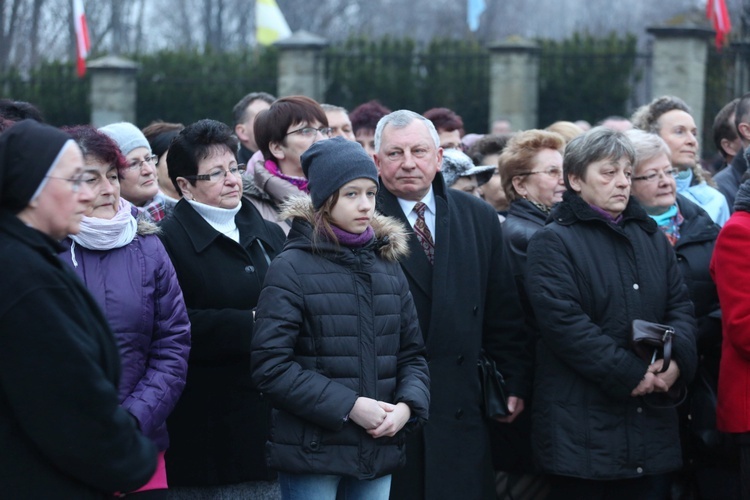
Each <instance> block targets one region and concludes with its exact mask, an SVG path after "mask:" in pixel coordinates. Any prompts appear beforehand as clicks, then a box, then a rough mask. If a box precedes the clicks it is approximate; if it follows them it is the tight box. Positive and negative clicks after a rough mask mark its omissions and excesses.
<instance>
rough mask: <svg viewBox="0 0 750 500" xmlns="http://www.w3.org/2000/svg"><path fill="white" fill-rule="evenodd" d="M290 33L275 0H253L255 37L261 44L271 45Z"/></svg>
mask: <svg viewBox="0 0 750 500" xmlns="http://www.w3.org/2000/svg"><path fill="white" fill-rule="evenodd" d="M291 34H292V30H290V29H289V25H288V24H287V23H286V19H284V14H282V13H281V9H279V6H278V5H277V4H276V0H255V38H256V40H257V41H258V43H259V44H261V45H271V44H272V43H273V42H275V41H277V40H281V39H283V38H286V37H288V36H289V35H291Z"/></svg>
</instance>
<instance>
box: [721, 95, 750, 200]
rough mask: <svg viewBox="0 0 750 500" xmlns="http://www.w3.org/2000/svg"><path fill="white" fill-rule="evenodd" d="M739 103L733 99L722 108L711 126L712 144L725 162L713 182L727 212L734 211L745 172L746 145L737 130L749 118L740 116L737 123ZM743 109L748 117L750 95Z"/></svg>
mask: <svg viewBox="0 0 750 500" xmlns="http://www.w3.org/2000/svg"><path fill="white" fill-rule="evenodd" d="M739 103H740V99H734V100H733V101H731V102H729V103H728V104H727V105H726V106H724V107H723V108H722V109H721V111H719V112H718V113H717V114H716V118H715V119H714V126H713V133H714V144H715V145H716V149H717V150H718V151H719V153H721V156H722V157H724V160H725V161H726V166H725V167H724V168H723V169H722V170H721V171H720V172H718V173H717V174H716V175H714V181H716V187H717V188H718V189H719V191H721V193H722V194H723V195H724V197H726V199H727V203H728V204H729V210H734V209H733V208H732V206H733V205H734V197H735V195H736V194H737V190H738V189H739V188H740V184H741V182H742V181H741V179H742V176H743V175H744V174H745V172H746V171H747V158H746V156H745V151H744V148H745V146H747V144H744V142H745V141H744V140H743V138H742V137H743V136H742V134H741V133H738V128H740V127H739V124H742V123H745V122H750V116H747V117H745V118H744V119H743V118H742V115H740V120H739V122H737V120H736V118H737V105H738V104H739ZM743 108H744V109H745V110H746V112H747V114H748V115H750V95H749V96H748V99H747V100H746V101H745V104H743ZM745 124H746V123H745ZM746 125H747V124H746ZM742 128H743V130H745V131H746V132H747V131H748V130H747V129H746V128H745V127H742ZM748 137H750V135H748Z"/></svg>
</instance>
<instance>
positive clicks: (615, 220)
mask: <svg viewBox="0 0 750 500" xmlns="http://www.w3.org/2000/svg"><path fill="white" fill-rule="evenodd" d="M589 206H590V207H591V208H593V209H594V212H596V213H598V214H599V215H602V216H603V217H604V218H605V219H606V220H608V221H609V222H613V223H615V224H619V223H620V221H621V220H622V214H620V215H618V216H617V217H612V216H611V215H610V214H609V212H607V211H606V210H604V209H603V208H599V207H597V206H596V205H591V204H589Z"/></svg>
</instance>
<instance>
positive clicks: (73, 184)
mask: <svg viewBox="0 0 750 500" xmlns="http://www.w3.org/2000/svg"><path fill="white" fill-rule="evenodd" d="M45 177H47V178H48V179H57V180H59V181H67V182H70V189H71V190H72V191H73V192H74V193H77V192H78V190H79V189H81V184H83V174H78V175H76V176H75V177H70V178H68V177H55V176H54V175H47V176H45Z"/></svg>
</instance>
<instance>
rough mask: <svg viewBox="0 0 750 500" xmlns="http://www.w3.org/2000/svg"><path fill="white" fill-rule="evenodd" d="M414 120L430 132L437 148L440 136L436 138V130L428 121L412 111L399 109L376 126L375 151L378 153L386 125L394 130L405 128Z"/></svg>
mask: <svg viewBox="0 0 750 500" xmlns="http://www.w3.org/2000/svg"><path fill="white" fill-rule="evenodd" d="M414 120H422V121H423V122H424V124H425V126H426V127H427V130H428V131H429V132H430V136H431V137H432V140H433V141H435V148H439V147H440V136H438V133H437V130H435V125H433V124H432V122H431V121H430V120H428V119H427V118H425V117H424V116H422V115H420V114H419V113H415V112H414V111H409V110H408V109H399V110H398V111H394V112H393V113H390V114H387V115H385V116H384V117H383V118H381V119H380V121H378V126H377V127H376V128H375V151H377V152H380V146H381V141H382V139H383V130H384V129H385V127H386V125H390V126H392V127H393V128H395V129H399V128H405V127H408V126H409V124H411V122H413V121H414Z"/></svg>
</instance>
